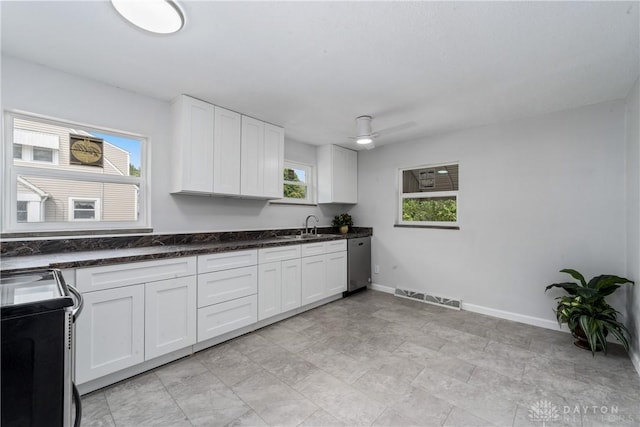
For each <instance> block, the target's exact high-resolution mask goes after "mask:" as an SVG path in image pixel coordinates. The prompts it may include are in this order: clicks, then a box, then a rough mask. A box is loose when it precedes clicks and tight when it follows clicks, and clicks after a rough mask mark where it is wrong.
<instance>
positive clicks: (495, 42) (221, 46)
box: [1, 1, 640, 145]
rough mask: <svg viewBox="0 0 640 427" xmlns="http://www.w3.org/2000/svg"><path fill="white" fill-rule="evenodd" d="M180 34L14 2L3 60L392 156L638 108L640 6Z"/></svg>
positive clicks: (242, 5) (100, 9) (423, 9)
mask: <svg viewBox="0 0 640 427" xmlns="http://www.w3.org/2000/svg"><path fill="white" fill-rule="evenodd" d="M180 4H181V6H182V8H183V9H184V12H185V14H186V16H187V23H186V25H185V27H184V28H183V30H182V31H180V32H179V33H177V34H175V35H173V36H154V35H150V34H148V33H145V32H143V31H140V30H137V29H135V28H133V27H132V26H130V25H129V24H127V23H126V22H125V21H124V20H123V19H122V18H121V17H120V16H119V15H117V14H116V12H115V10H114V9H113V7H112V6H111V4H110V3H109V2H93V1H84V2H74V1H72V2H56V1H45V2H31V1H30V2H26V1H20V2H6V1H3V2H2V3H1V8H2V9H1V19H2V22H1V25H2V51H3V54H6V55H10V56H15V57H18V58H22V59H25V60H28V61H32V62H36V63H40V64H44V65H47V66H50V67H52V68H56V69H60V70H64V71H68V72H70V73H74V74H78V75H82V76H87V77H90V78H93V79H95V80H99V81H102V82H106V83H109V84H111V85H114V86H118V87H121V88H125V89H128V90H131V91H135V92H139V93H142V94H145V95H149V96H153V97H156V98H159V99H163V100H170V99H172V98H173V97H175V96H176V95H178V94H180V93H186V94H189V95H192V96H195V97H197V98H201V99H204V100H207V101H210V102H212V103H215V104H217V105H221V106H224V107H227V108H230V109H233V110H236V111H239V112H242V113H245V114H248V115H252V116H255V117H257V118H260V119H263V120H266V121H269V122H273V123H276V124H279V125H283V126H284V127H285V129H286V134H287V137H288V138H290V139H293V140H297V141H301V142H305V143H311V144H327V143H336V144H343V145H346V144H349V139H348V138H347V137H348V136H349V135H353V134H354V133H355V118H356V117H357V116H359V115H364V114H368V115H372V116H373V117H374V119H373V130H374V131H375V130H380V129H382V128H388V127H395V126H398V125H403V124H407V123H410V124H411V125H405V126H403V129H402V130H400V131H398V132H395V133H390V134H386V135H384V136H381V137H380V138H379V139H378V140H376V144H377V145H381V144H388V143H395V142H402V141H407V140H411V139H416V138H421V137H426V136H429V135H432V134H436V133H443V132H447V131H451V130H455V129H462V128H468V127H472V126H478V125H483V124H489V123H496V122H501V121H505V120H511V119H516V118H520V117H526V116H532V115H537V114H541V113H547V112H552V111H557V110H563V109H567V108H572V107H577V106H581V105H587V104H592V103H596V102H601V101H606V100H612V99H619V98H623V97H625V96H626V95H627V93H628V91H629V90H630V88H631V86H632V85H633V83H634V81H635V80H636V79H637V77H638V74H639V62H640V58H639V39H640V32H639V26H638V22H639V12H638V9H639V6H640V4H639V3H638V2H629V3H625V2H589V3H587V2H491V3H489V2H469V3H466V2H465V3H462V2H313V3H311V2H206V1H199V2H192V1H182V2H181V3H180Z"/></svg>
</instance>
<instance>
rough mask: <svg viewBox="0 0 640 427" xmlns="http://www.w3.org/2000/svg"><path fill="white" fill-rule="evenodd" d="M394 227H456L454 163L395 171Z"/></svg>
mask: <svg viewBox="0 0 640 427" xmlns="http://www.w3.org/2000/svg"><path fill="white" fill-rule="evenodd" d="M399 172H400V173H399V183H400V188H399V195H400V198H399V202H398V217H399V219H398V224H400V225H414V226H431V227H447V228H457V227H458V223H459V218H458V164H457V163H451V164H443V165H430V166H420V167H414V168H406V169H401V170H400V171H399Z"/></svg>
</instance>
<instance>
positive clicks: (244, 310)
mask: <svg viewBox="0 0 640 427" xmlns="http://www.w3.org/2000/svg"><path fill="white" fill-rule="evenodd" d="M257 321H258V301H257V298H256V295H250V296H247V297H243V298H238V299H234V300H231V301H227V302H221V303H220V304H213V305H210V306H208V307H204V308H200V309H198V342H200V341H204V340H207V339H210V338H215V337H217V336H219V335H222V334H225V333H227V332H231V331H234V330H236V329H239V328H242V327H243V326H248V325H251V324H252V323H256V322H257Z"/></svg>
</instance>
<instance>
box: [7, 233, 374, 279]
mask: <svg viewBox="0 0 640 427" xmlns="http://www.w3.org/2000/svg"><path fill="white" fill-rule="evenodd" d="M371 235H372V231H371V229H370V228H361V229H357V230H355V231H354V232H349V233H348V234H345V235H341V234H323V235H322V236H321V237H316V238H312V239H300V240H298V239H283V238H279V237H275V236H273V235H272V236H264V235H263V237H261V238H255V237H253V236H252V237H251V238H248V239H246V238H244V239H243V237H246V235H244V234H239V236H238V237H240V238H239V239H238V240H235V239H233V238H232V237H233V236H231V237H230V238H228V239H226V240H224V241H211V242H206V243H203V242H199V243H198V242H194V243H185V244H162V243H160V244H158V243H155V244H150V245H148V246H139V247H117V248H112V249H109V248H104V246H107V245H105V244H104V243H103V242H101V243H102V244H101V245H99V246H101V247H102V248H100V249H96V250H75V251H60V252H50V253H39V254H37V255H16V256H7V255H6V253H5V255H3V256H2V259H1V260H0V271H2V272H10V271H11V272H16V271H20V270H28V269H34V268H79V267H91V266H98V265H109V264H120V263H127V262H137V261H149V260H155V259H162V258H175V257H182V256H193V255H203V254H211V253H218V252H229V251H237V250H244V249H259V248H270V247H276V246H288V245H299V244H305V243H313V242H320V241H330V240H339V239H351V238H357V237H366V236H371ZM195 240H198V239H195ZM86 246H87V244H86V243H85V242H83V248H86Z"/></svg>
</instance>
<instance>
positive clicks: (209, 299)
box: [197, 249, 258, 342]
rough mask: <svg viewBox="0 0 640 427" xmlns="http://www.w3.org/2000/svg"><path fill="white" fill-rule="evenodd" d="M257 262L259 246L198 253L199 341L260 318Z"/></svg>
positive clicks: (247, 324)
mask: <svg viewBox="0 0 640 427" xmlns="http://www.w3.org/2000/svg"><path fill="white" fill-rule="evenodd" d="M257 262H258V251H257V250H256V249H251V250H247V251H236V252H222V253H216V254H210V255H200V256H198V273H200V274H198V304H197V305H198V314H197V316H198V337H197V341H198V342H202V341H205V340H208V339H211V338H215V337H217V336H220V335H222V334H226V333H227V332H231V331H234V330H236V329H239V328H242V327H245V326H249V325H251V324H252V323H255V322H257V321H258V298H257V295H256V294H257V292H258V267H257V266H256V264H257Z"/></svg>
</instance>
